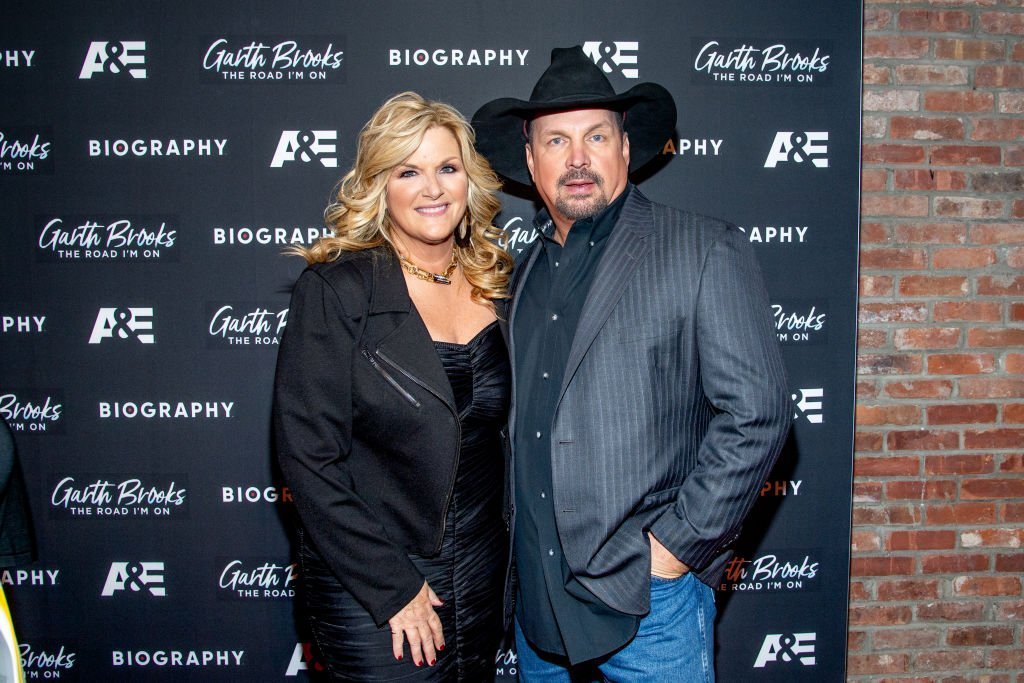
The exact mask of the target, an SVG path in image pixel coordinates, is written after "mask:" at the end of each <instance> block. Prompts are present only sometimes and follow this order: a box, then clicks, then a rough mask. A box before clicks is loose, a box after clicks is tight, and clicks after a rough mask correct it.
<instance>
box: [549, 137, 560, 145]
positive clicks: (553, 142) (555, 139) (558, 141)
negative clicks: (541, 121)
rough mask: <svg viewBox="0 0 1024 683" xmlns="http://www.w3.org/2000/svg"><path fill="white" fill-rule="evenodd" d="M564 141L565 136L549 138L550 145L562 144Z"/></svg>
mask: <svg viewBox="0 0 1024 683" xmlns="http://www.w3.org/2000/svg"><path fill="white" fill-rule="evenodd" d="M563 141H564V138H551V139H550V140H548V144H549V145H560V144H562V142H563Z"/></svg>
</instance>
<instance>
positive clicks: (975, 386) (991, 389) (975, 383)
mask: <svg viewBox="0 0 1024 683" xmlns="http://www.w3.org/2000/svg"><path fill="white" fill-rule="evenodd" d="M960 396H961V397H962V398H1024V380H1018V379H1004V378H1001V377H965V378H963V379H961V380H960Z"/></svg>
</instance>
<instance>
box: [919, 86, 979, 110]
mask: <svg viewBox="0 0 1024 683" xmlns="http://www.w3.org/2000/svg"><path fill="white" fill-rule="evenodd" d="M995 103H996V98H995V95H993V94H992V93H990V92H974V91H960V90H953V91H928V92H925V94H924V109H925V111H951V112H953V111H955V112H979V111H993V110H994V109H995Z"/></svg>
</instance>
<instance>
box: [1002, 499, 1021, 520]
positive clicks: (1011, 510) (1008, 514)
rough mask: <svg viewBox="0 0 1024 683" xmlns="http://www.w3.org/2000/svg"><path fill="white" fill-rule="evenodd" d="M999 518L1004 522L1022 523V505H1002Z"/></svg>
mask: <svg viewBox="0 0 1024 683" xmlns="http://www.w3.org/2000/svg"><path fill="white" fill-rule="evenodd" d="M999 518H1000V519H1001V520H1002V521H1004V522H1024V503H1006V504H1004V505H1002V506H1001V509H1000V515H999Z"/></svg>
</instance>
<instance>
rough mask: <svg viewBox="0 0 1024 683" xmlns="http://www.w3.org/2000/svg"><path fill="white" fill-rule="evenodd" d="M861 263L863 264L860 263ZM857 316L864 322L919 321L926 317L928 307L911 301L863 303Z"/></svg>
mask: <svg viewBox="0 0 1024 683" xmlns="http://www.w3.org/2000/svg"><path fill="white" fill-rule="evenodd" d="M862 265H863V264H862ZM858 317H859V319H860V322H861V323H864V324H868V325H870V324H879V323H892V322H904V323H920V322H924V321H925V320H927V319H928V307H927V306H926V305H924V304H911V303H898V304H890V303H863V304H861V305H860V306H859V311H858Z"/></svg>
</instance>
